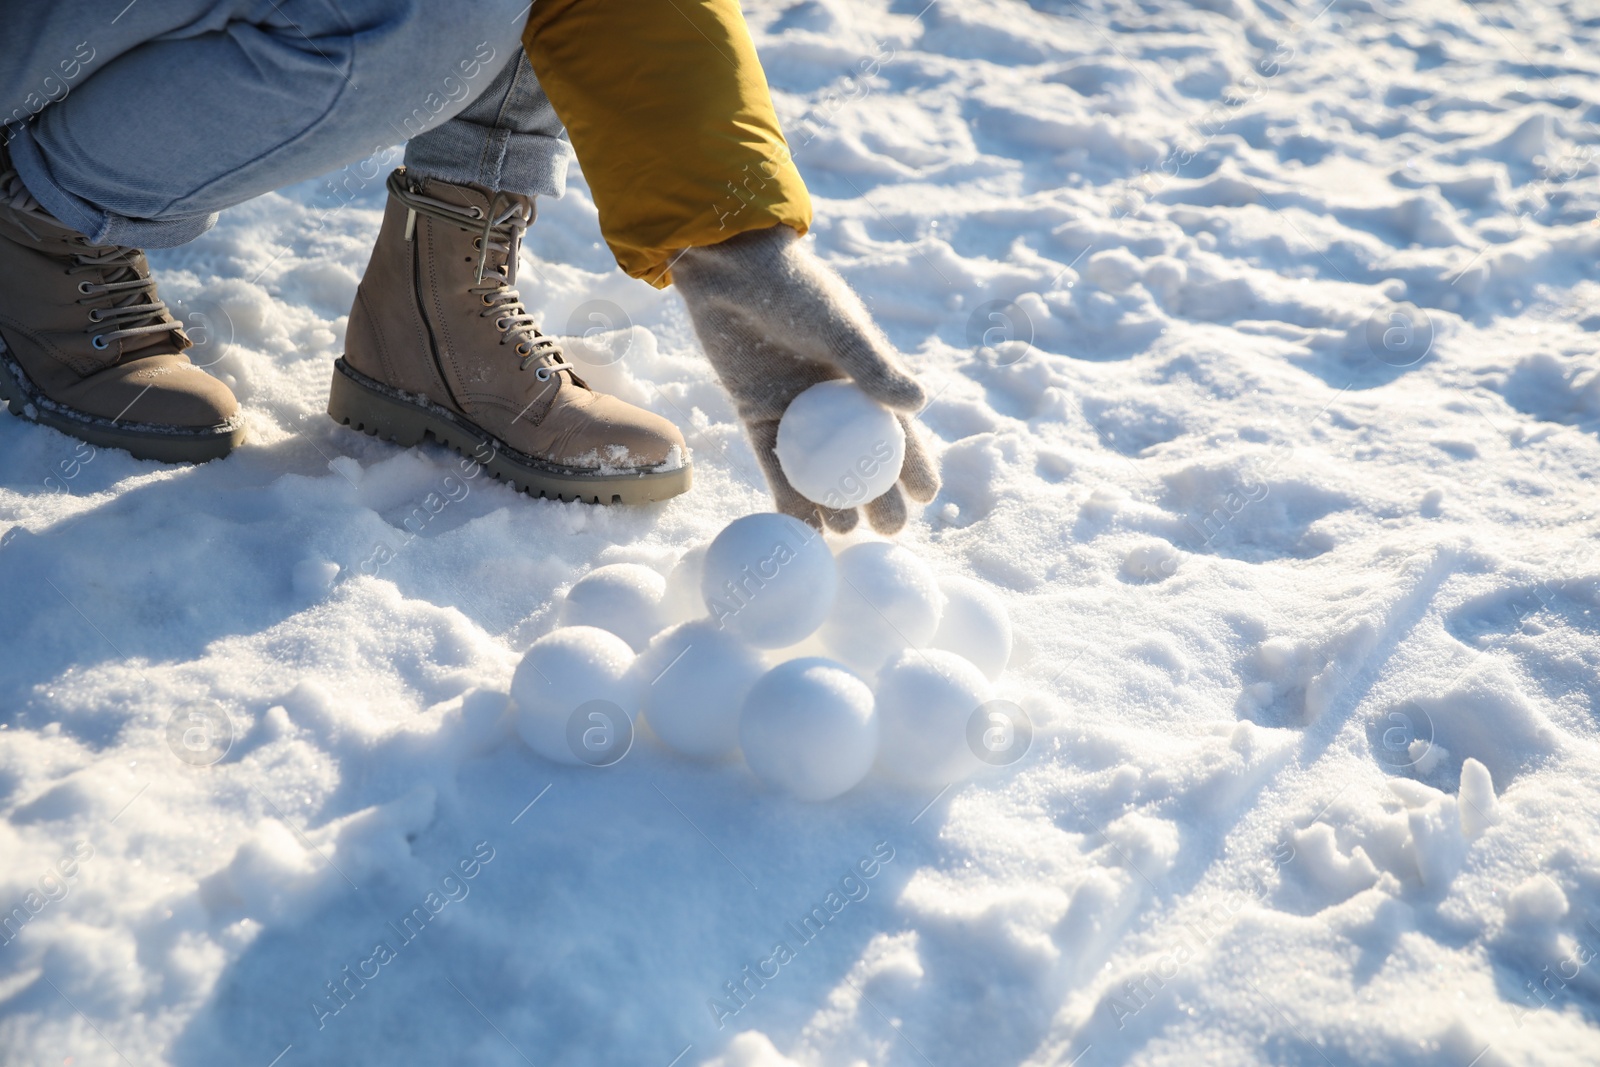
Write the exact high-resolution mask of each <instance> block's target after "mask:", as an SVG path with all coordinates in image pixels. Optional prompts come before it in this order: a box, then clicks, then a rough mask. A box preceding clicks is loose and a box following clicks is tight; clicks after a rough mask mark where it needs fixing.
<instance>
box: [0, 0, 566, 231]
mask: <svg viewBox="0 0 1600 1067" xmlns="http://www.w3.org/2000/svg"><path fill="white" fill-rule="evenodd" d="M124 3H126V6H123V4H124ZM4 6H5V15H4V24H5V29H4V34H5V35H4V40H3V43H0V57H3V59H0V124H3V125H4V136H5V139H6V141H8V142H9V149H10V152H11V156H12V161H13V164H14V165H15V167H16V169H17V172H18V174H19V175H20V176H21V178H22V182H23V184H24V185H26V186H27V188H28V191H29V192H30V193H32V194H33V196H34V198H35V199H37V200H38V201H39V203H40V204H42V205H43V206H44V207H45V208H46V209H47V210H48V211H49V212H50V213H51V214H53V215H55V216H56V218H58V219H60V220H61V221H62V222H64V223H66V224H67V225H69V226H71V227H73V228H74V229H77V230H79V231H80V232H82V233H83V234H85V235H86V236H88V237H89V238H90V239H91V240H93V241H95V242H98V243H103V244H119V245H132V246H134V247H139V248H171V247H174V246H176V245H181V244H184V243H186V242H188V241H192V240H193V239H194V238H196V237H198V236H199V235H200V234H202V233H204V232H205V231H206V230H208V229H210V228H211V226H212V225H213V224H214V223H215V222H216V219H217V213H218V212H220V211H222V210H223V209H225V208H229V207H232V206H233V205H234V204H238V203H241V202H243V201H245V200H248V199H250V198H251V197H255V196H259V195H261V194H262V193H265V192H269V191H271V190H273V189H277V188H280V187H281V186H284V185H289V184H291V183H293V182H297V181H302V180H304V179H307V178H313V177H316V176H317V175H319V174H324V173H326V172H328V171H330V170H334V169H337V168H338V167H341V166H343V165H345V164H348V163H352V162H355V161H357V160H361V159H365V158H366V157H367V156H369V155H371V154H372V153H373V152H375V151H377V150H379V149H382V148H385V147H388V146H389V145H393V144H398V143H400V142H401V141H406V142H407V145H406V154H405V163H406V166H407V168H409V169H412V170H414V171H416V172H419V173H420V174H422V175H423V176H426V177H434V178H442V179H445V180H447V181H470V182H477V183H479V184H481V185H485V186H487V187H489V188H491V189H504V190H507V191H510V192H517V193H522V194H525V195H542V196H560V195H561V193H562V191H563V189H564V188H565V186H566V173H567V165H568V163H569V162H570V160H571V155H572V149H571V146H570V144H569V143H568V142H567V140H566V139H565V137H564V135H563V131H562V128H561V123H560V121H559V120H558V119H557V118H556V115H555V111H554V109H552V108H551V106H550V101H549V100H548V99H547V98H546V97H545V95H544V92H543V90H541V89H540V88H539V83H538V81H537V80H536V79H535V77H534V74H533V70H532V68H531V67H530V66H529V65H528V60H527V57H526V56H525V55H524V54H523V51H522V45H521V42H520V37H521V33H522V27H523V23H524V22H525V21H526V18H527V12H528V4H527V2H526V0H132V2H131V3H128V2H127V0H111V2H109V3H107V2H106V0H14V2H7V3H6V4H5V5H4ZM119 9H120V10H119Z"/></svg>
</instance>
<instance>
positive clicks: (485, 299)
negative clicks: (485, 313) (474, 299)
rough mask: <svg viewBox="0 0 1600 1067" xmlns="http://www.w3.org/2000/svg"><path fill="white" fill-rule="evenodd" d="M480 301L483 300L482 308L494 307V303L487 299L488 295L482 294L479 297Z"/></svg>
mask: <svg viewBox="0 0 1600 1067" xmlns="http://www.w3.org/2000/svg"><path fill="white" fill-rule="evenodd" d="M481 299H482V300H483V306H484V307H486V308H492V307H494V301H492V300H490V299H489V294H488V293H484V294H483V296H482V297H481Z"/></svg>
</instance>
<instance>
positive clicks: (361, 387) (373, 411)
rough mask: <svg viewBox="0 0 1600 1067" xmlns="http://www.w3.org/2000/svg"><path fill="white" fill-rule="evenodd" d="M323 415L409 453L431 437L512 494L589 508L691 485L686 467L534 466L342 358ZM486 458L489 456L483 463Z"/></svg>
mask: <svg viewBox="0 0 1600 1067" xmlns="http://www.w3.org/2000/svg"><path fill="white" fill-rule="evenodd" d="M328 415H329V417H331V418H332V419H333V421H334V422H337V423H339V424H341V425H344V426H349V427H350V428H351V429H353V430H360V431H361V432H362V433H365V434H367V435H369V436H373V437H377V438H380V439H381V440H385V441H393V442H394V443H395V444H398V445H403V446H406V447H412V446H415V445H420V444H421V443H422V442H423V441H424V440H425V439H427V438H429V437H432V438H433V439H434V440H435V441H437V442H438V443H439V444H441V445H444V446H445V447H446V448H452V449H454V450H455V451H457V452H459V453H461V455H463V456H466V457H467V458H468V459H472V460H476V461H477V462H478V463H480V464H482V466H483V469H484V470H486V471H488V472H489V473H490V474H491V475H493V476H494V477H495V478H498V479H500V480H502V481H505V482H509V483H510V484H511V486H512V487H513V488H514V489H517V490H518V491H520V492H524V493H528V494H529V495H531V496H542V497H547V498H549V499H551V500H565V501H573V500H581V501H583V502H585V503H589V504H651V503H655V502H657V501H661V500H666V499H668V498H670V497H675V496H677V495H679V494H680V493H684V492H687V491H688V489H689V486H690V484H692V481H693V470H692V468H691V466H690V465H689V464H688V463H685V464H684V465H683V466H682V467H679V468H677V469H676V470H668V471H641V472H639V473H638V474H588V473H585V472H583V471H575V470H568V469H564V468H560V467H555V466H552V465H543V464H540V463H539V461H538V460H537V459H535V458H534V457H532V456H526V455H523V454H522V453H520V452H517V451H516V450H515V449H512V448H511V447H509V446H508V445H507V444H506V443H505V442H504V441H501V440H500V439H499V438H498V437H495V436H494V435H492V434H490V433H487V432H485V431H484V430H482V429H480V428H479V427H477V426H474V425H472V424H471V423H469V422H467V421H466V420H465V419H462V418H457V417H456V416H454V415H452V414H451V413H450V412H447V411H445V410H443V409H442V408H436V407H433V406H431V405H430V406H427V407H425V406H423V405H422V404H421V403H418V402H416V401H413V400H408V399H406V398H404V397H403V396H397V395H394V394H393V393H391V392H389V391H387V390H384V389H382V388H381V387H379V386H378V384H377V383H376V382H373V381H372V379H370V378H367V377H366V376H365V375H363V374H361V372H359V371H357V370H355V369H353V368H352V367H350V366H349V364H347V363H345V361H344V359H343V358H340V359H339V360H337V361H336V362H335V363H334V365H333V384H332V386H331V387H330V388H329V390H328ZM485 457H487V458H485Z"/></svg>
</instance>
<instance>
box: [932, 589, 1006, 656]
mask: <svg viewBox="0 0 1600 1067" xmlns="http://www.w3.org/2000/svg"><path fill="white" fill-rule="evenodd" d="M939 591H940V592H942V593H943V594H944V615H943V617H942V618H940V620H939V632H938V633H936V634H934V635H933V647H934V648H942V649H944V650H945V651H947V652H954V653H956V654H957V655H959V656H963V657H965V658H966V659H967V660H968V661H969V662H971V663H973V664H974V665H975V666H976V667H977V668H978V669H979V670H980V671H982V672H983V673H984V674H985V675H986V676H987V677H988V678H989V680H990V681H991V682H992V681H995V680H996V679H998V678H999V677H1000V672H1002V671H1004V670H1005V669H1006V664H1007V663H1008V662H1010V660H1011V619H1010V618H1009V617H1008V616H1007V615H1006V608H1005V605H1004V604H1002V603H1000V598H999V597H997V596H995V595H994V593H993V592H992V591H990V589H989V587H988V586H986V585H984V584H982V583H981V582H975V581H973V580H972V579H971V578H957V577H952V578H941V579H939Z"/></svg>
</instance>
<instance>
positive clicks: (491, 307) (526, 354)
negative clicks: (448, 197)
mask: <svg viewBox="0 0 1600 1067" xmlns="http://www.w3.org/2000/svg"><path fill="white" fill-rule="evenodd" d="M389 191H390V192H391V193H393V194H394V195H395V196H396V197H398V198H399V200H400V202H401V203H403V204H405V205H406V209H407V212H408V214H407V216H406V239H407V240H410V239H411V236H412V234H413V232H414V231H415V228H416V219H417V216H418V215H426V216H428V217H430V218H435V219H439V220H441V221H444V222H449V223H452V224H454V225H456V226H459V227H460V228H461V229H464V230H467V231H469V232H471V231H477V234H478V235H477V237H475V238H474V239H473V245H474V247H475V248H476V249H477V250H478V271H477V275H476V276H475V278H474V282H475V283H476V284H474V285H472V286H469V287H468V289H467V292H469V293H472V294H474V295H475V296H477V297H478V299H479V300H480V301H481V302H482V303H483V310H482V311H480V312H478V314H479V316H480V317H483V318H488V317H489V316H491V315H492V316H494V320H495V322H494V324H495V327H496V328H497V329H499V331H500V343H501V344H502V345H508V344H509V345H513V346H515V348H514V350H515V352H516V353H517V355H519V356H521V357H522V361H521V363H520V364H519V365H518V368H517V369H518V370H527V369H528V368H529V367H534V368H536V369H535V370H534V377H536V378H538V379H539V380H540V381H541V382H547V381H549V380H550V379H551V378H552V377H554V376H555V375H557V374H560V373H563V372H564V373H566V374H567V375H568V376H569V377H572V378H573V380H574V381H576V380H577V379H576V378H575V376H574V375H575V371H576V369H577V368H575V367H573V365H572V364H570V363H568V362H567V358H566V353H565V352H563V351H562V349H561V344H560V342H558V341H557V340H556V339H555V338H554V337H551V336H549V335H547V334H543V333H540V332H539V329H538V327H536V326H535V325H534V318H533V316H532V315H530V314H529V313H528V309H527V306H526V305H525V304H523V302H522V294H521V293H520V292H518V291H517V288H516V281H517V260H518V255H517V253H518V251H519V250H520V249H521V247H522V235H523V233H524V232H525V231H526V230H527V228H528V223H529V221H530V219H529V217H528V214H527V210H526V208H525V207H524V206H523V204H522V202H521V201H520V199H519V198H514V197H511V196H508V195H507V194H505V193H499V192H497V193H495V194H494V197H493V198H492V199H491V200H490V202H489V210H488V211H484V210H483V209H482V208H480V207H477V206H476V205H474V206H470V207H468V206H463V205H460V204H452V203H449V202H448V201H445V200H438V199H435V198H434V197H431V196H424V195H423V194H422V193H420V192H418V191H416V190H414V189H412V188H409V187H408V186H407V185H406V183H405V181H404V180H403V174H402V172H401V171H398V170H397V171H395V172H394V173H392V174H391V175H389ZM491 253H494V254H496V255H499V256H500V257H501V264H502V265H501V266H498V267H494V268H490V267H489V266H488V263H489V256H490V254H491Z"/></svg>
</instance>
